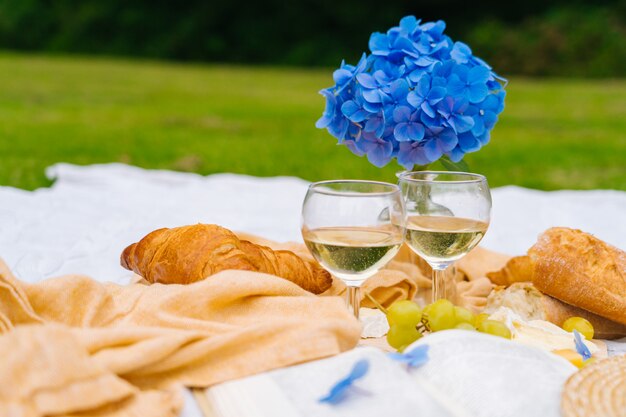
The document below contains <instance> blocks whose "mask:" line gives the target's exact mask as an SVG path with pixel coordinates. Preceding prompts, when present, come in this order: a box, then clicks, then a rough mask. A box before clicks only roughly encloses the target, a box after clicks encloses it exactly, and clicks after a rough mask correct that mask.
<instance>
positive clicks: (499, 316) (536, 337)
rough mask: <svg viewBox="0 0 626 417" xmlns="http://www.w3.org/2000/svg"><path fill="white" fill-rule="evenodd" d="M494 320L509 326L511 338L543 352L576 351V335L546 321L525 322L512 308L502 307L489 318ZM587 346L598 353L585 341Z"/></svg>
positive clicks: (590, 343) (593, 345) (592, 345)
mask: <svg viewBox="0 0 626 417" xmlns="http://www.w3.org/2000/svg"><path fill="white" fill-rule="evenodd" d="M489 318H490V319H492V320H498V321H501V322H503V323H504V324H506V325H507V327H508V328H509V330H511V338H512V340H515V341H517V342H520V343H523V344H525V345H528V346H534V347H537V348H540V349H543V350H547V351H553V350H557V349H571V350H574V351H575V350H576V343H575V341H574V340H575V339H574V334H573V333H570V332H566V331H565V330H563V329H561V328H560V327H559V326H557V325H555V324H553V323H550V322H548V321H545V320H528V321H526V320H523V319H522V318H521V317H520V316H519V315H517V314H516V313H514V312H513V310H511V309H510V308H507V307H500V308H498V309H497V310H496V311H494V312H493V314H491V315H490V316H489ZM584 343H585V345H586V346H587V347H588V348H589V351H590V352H591V354H592V355H593V354H595V353H596V352H598V347H597V346H596V345H595V344H593V343H592V342H590V341H588V340H585V341H584Z"/></svg>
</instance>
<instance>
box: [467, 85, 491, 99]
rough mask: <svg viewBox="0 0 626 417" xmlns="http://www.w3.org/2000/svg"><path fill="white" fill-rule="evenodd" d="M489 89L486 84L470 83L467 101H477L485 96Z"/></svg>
mask: <svg viewBox="0 0 626 417" xmlns="http://www.w3.org/2000/svg"><path fill="white" fill-rule="evenodd" d="M488 93H489V89H488V88H487V84H472V85H470V86H469V95H468V98H469V101H470V103H479V102H481V101H483V100H484V99H485V97H487V94H488Z"/></svg>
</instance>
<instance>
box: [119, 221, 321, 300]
mask: <svg viewBox="0 0 626 417" xmlns="http://www.w3.org/2000/svg"><path fill="white" fill-rule="evenodd" d="M120 261H121V264H122V266H123V267H124V268H126V269H129V270H132V271H134V272H135V273H137V274H138V275H141V276H142V277H143V278H145V279H146V280H147V281H148V282H151V283H155V282H160V283H164V284H188V283H192V282H196V281H200V280H203V279H205V278H207V277H208V276H210V275H213V274H215V273H217V272H220V271H224V270H227V269H239V270H245V271H257V272H264V273H267V274H272V275H276V276H279V277H281V278H285V279H287V280H289V281H291V282H293V283H295V284H297V285H299V286H300V287H302V288H303V289H305V290H307V291H310V292H312V293H314V294H320V293H322V292H324V291H326V290H327V289H328V288H330V286H331V285H332V278H331V276H330V274H329V273H328V272H327V271H326V270H324V269H323V268H322V267H321V266H320V265H319V264H317V263H316V262H314V261H304V260H302V259H301V258H299V257H298V256H297V255H295V254H294V253H293V252H290V251H284V250H278V251H274V250H272V249H270V248H268V247H265V246H260V245H256V244H254V243H250V242H248V241H246V240H240V239H239V238H238V237H237V236H236V235H235V234H234V233H233V232H231V231H230V230H228V229H225V228H223V227H220V226H217V225H214V224H196V225H193V226H183V227H175V228H172V229H167V228H164V229H158V230H155V231H154V232H151V233H149V234H148V235H146V236H145V237H144V238H143V239H141V240H140V241H139V242H137V243H133V244H132V245H130V246H128V247H127V248H126V249H124V252H122V256H121V259H120Z"/></svg>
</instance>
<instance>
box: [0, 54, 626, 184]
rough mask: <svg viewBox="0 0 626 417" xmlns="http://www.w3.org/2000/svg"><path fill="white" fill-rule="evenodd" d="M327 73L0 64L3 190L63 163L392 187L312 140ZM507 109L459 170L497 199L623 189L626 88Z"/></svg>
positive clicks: (38, 180)
mask: <svg viewBox="0 0 626 417" xmlns="http://www.w3.org/2000/svg"><path fill="white" fill-rule="evenodd" d="M331 73H332V71H331V70H330V69H328V70H324V71H320V70H301V69H276V68H259V67H255V68H251V67H230V66H200V65H176V64H165V63H155V62H149V61H123V60H107V59H94V58H78V57H45V56H37V55H16V54H8V53H3V54H0V185H11V186H16V187H22V188H27V189H33V188H37V187H41V186H46V185H48V184H49V182H48V181H47V180H46V179H45V177H44V168H45V167H46V166H48V165H51V164H53V163H55V162H61V161H63V162H71V163H75V164H94V163H104V162H113V161H121V162H125V163H130V164H133V165H138V166H142V167H146V168H165V169H175V170H185V171H194V172H199V173H201V174H210V173H214V172H236V173H245V174H250V175H258V176H274V175H295V176H298V177H302V178H305V179H308V180H320V179H329V178H348V177H350V178H369V179H379V180H386V181H394V179H395V178H394V173H395V172H396V171H397V170H399V166H398V165H396V164H395V162H392V163H390V164H389V165H388V166H387V167H385V168H383V169H378V168H375V167H373V166H371V165H370V164H369V163H368V162H367V160H366V159H365V158H358V157H356V156H354V155H352V154H351V153H350V152H349V151H348V150H347V149H346V148H344V147H338V146H336V141H335V139H334V138H333V137H331V136H330V135H329V134H328V133H327V132H326V131H321V130H317V129H315V127H314V123H315V120H316V119H317V118H318V117H319V115H320V114H321V112H322V110H323V107H324V101H323V99H322V97H321V96H318V95H317V91H318V90H319V89H321V88H323V87H326V86H328V85H329V84H330V83H331V82H332V78H331ZM506 104H507V107H506V109H505V111H504V113H503V115H502V116H501V120H500V122H499V123H498V124H497V126H496V128H495V129H494V131H493V134H492V141H491V143H490V144H489V145H488V146H487V147H485V148H483V149H482V150H481V151H480V152H478V153H475V154H472V155H470V156H468V157H467V162H468V163H469V165H470V168H471V169H472V170H473V171H476V172H481V173H484V174H486V175H487V177H488V178H489V182H490V184H491V185H492V186H499V185H505V184H517V185H522V186H526V187H532V188H539V189H557V188H572V189H589V188H616V189H622V190H626V80H619V81H615V80H605V81H580V80H527V79H517V78H516V79H512V80H511V82H510V84H509V87H508V96H507V103H506Z"/></svg>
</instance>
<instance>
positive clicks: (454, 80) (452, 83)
mask: <svg viewBox="0 0 626 417" xmlns="http://www.w3.org/2000/svg"><path fill="white" fill-rule="evenodd" d="M466 88H467V84H466V83H465V82H464V81H463V80H461V78H460V77H459V76H458V75H456V74H452V75H451V76H450V78H449V79H448V94H450V95H452V96H460V95H462V94H463V93H464V91H465V89H466Z"/></svg>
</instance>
